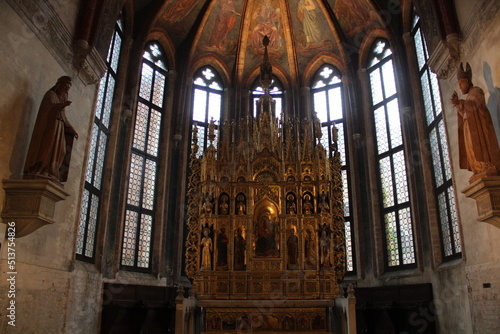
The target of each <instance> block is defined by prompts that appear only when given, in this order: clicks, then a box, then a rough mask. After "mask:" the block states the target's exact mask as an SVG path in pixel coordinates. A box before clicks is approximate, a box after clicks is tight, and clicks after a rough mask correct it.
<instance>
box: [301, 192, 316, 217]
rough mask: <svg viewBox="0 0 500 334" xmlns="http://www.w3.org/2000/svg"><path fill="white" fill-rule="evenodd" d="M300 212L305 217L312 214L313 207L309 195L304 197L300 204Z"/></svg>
mask: <svg viewBox="0 0 500 334" xmlns="http://www.w3.org/2000/svg"><path fill="white" fill-rule="evenodd" d="M302 211H303V213H304V214H305V215H311V214H313V213H314V205H313V204H312V201H311V195H309V194H305V195H304V202H303V204H302Z"/></svg>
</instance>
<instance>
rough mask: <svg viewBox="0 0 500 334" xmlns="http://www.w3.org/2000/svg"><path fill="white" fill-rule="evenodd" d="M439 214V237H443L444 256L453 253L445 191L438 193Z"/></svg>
mask: <svg viewBox="0 0 500 334" xmlns="http://www.w3.org/2000/svg"><path fill="white" fill-rule="evenodd" d="M438 206H439V215H440V218H441V238H442V239H443V247H444V248H443V251H444V255H445V256H450V255H453V248H452V242H451V233H450V222H449V221H448V201H447V198H446V193H440V194H439V195H438Z"/></svg>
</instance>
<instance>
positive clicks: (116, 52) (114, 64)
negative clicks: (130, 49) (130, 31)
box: [110, 32, 122, 73]
mask: <svg viewBox="0 0 500 334" xmlns="http://www.w3.org/2000/svg"><path fill="white" fill-rule="evenodd" d="M121 47H122V38H121V37H120V35H119V34H118V33H116V32H115V43H114V46H113V53H112V56H111V64H110V66H111V68H112V69H113V71H114V72H115V73H116V72H118V60H119V59H120V49H121Z"/></svg>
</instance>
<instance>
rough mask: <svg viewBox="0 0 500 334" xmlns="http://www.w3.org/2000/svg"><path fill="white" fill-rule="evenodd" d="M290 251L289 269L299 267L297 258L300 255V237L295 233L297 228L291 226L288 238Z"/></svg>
mask: <svg viewBox="0 0 500 334" xmlns="http://www.w3.org/2000/svg"><path fill="white" fill-rule="evenodd" d="M286 248H287V253H288V269H298V263H297V258H298V257H299V238H298V237H297V235H295V229H294V228H293V227H292V228H290V235H289V236H288V239H287V240H286Z"/></svg>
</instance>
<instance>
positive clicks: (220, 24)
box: [208, 0, 240, 50]
mask: <svg viewBox="0 0 500 334" xmlns="http://www.w3.org/2000/svg"><path fill="white" fill-rule="evenodd" d="M218 13H219V15H217V17H216V19H215V23H214V27H213V29H212V33H211V35H210V38H209V41H208V45H209V46H213V47H216V48H218V49H220V50H225V44H226V39H227V36H228V35H229V33H230V32H231V30H233V27H234V25H235V23H236V19H237V17H238V15H240V14H239V13H237V12H236V6H235V5H234V1H233V0H220V1H219V11H218Z"/></svg>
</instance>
